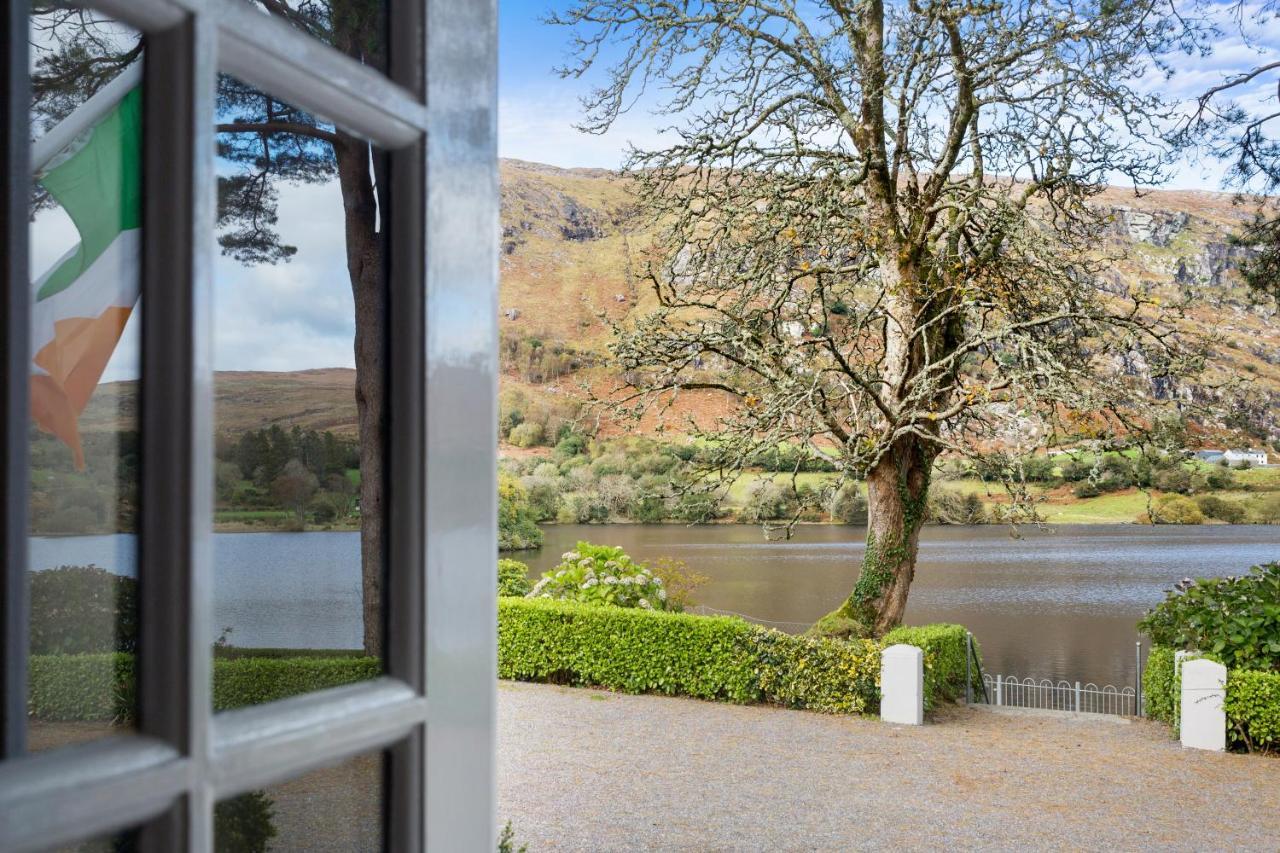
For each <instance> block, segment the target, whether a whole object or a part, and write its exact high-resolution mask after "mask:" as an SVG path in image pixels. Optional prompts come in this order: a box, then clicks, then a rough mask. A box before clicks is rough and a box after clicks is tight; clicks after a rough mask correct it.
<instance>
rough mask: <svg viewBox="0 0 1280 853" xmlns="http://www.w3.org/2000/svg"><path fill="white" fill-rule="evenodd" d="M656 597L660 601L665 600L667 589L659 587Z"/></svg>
mask: <svg viewBox="0 0 1280 853" xmlns="http://www.w3.org/2000/svg"><path fill="white" fill-rule="evenodd" d="M658 599H659V600H660V601H666V600H667V591H666V590H665V589H662V588H659V589H658Z"/></svg>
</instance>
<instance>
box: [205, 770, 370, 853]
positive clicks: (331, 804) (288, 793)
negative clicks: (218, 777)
mask: <svg viewBox="0 0 1280 853" xmlns="http://www.w3.org/2000/svg"><path fill="white" fill-rule="evenodd" d="M382 767H383V755H382V753H376V754H373V755H360V756H356V757H355V758H352V759H348V760H347V761H344V762H342V763H341V764H336V765H334V766H332V767H324V768H321V769H319V770H313V771H311V772H310V773H308V774H307V775H305V776H301V777H299V778H297V779H290V780H289V781H287V782H280V783H279V784H276V785H272V786H271V787H269V788H266V789H264V790H258V791H250V792H249V793H247V794H242V795H240V796H238V797H235V798H233V799H230V800H224V801H222V802H220V803H218V804H217V806H216V807H215V809H214V818H213V846H214V849H215V850H219V851H227V853H232V852H233V851H234V852H235V853H240V851H256V850H271V851H294V850H296V851H317V853H318V852H319V851H335V853H336V851H349V850H382V849H384V847H383V807H382V803H383V793H382V784H383V772H382Z"/></svg>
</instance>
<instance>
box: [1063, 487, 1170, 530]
mask: <svg viewBox="0 0 1280 853" xmlns="http://www.w3.org/2000/svg"><path fill="white" fill-rule="evenodd" d="M1039 509H1040V514H1041V515H1043V516H1044V518H1045V520H1046V521H1048V522H1051V523H1054V524H1118V523H1122V522H1132V521H1135V520H1136V519H1137V518H1138V516H1139V515H1141V514H1142V513H1144V512H1146V511H1147V496H1146V495H1145V494H1143V493H1142V492H1140V491H1138V490H1137V489H1131V490H1128V491H1124V492H1115V493H1112V494H1108V495H1099V496H1098V497H1096V498H1084V499H1082V500H1077V501H1073V502H1072V503H1068V504H1052V503H1047V504H1041V505H1040V506H1039Z"/></svg>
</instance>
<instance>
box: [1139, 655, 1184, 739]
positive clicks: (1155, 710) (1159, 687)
mask: <svg viewBox="0 0 1280 853" xmlns="http://www.w3.org/2000/svg"><path fill="white" fill-rule="evenodd" d="M1174 681H1175V679H1174V675H1173V649H1170V648H1166V647H1164V646H1153V647H1152V649H1151V653H1150V654H1149V655H1147V667H1146V669H1144V670H1143V671H1142V695H1143V699H1144V703H1145V705H1146V714H1147V716H1148V717H1150V718H1151V719H1153V720H1159V721H1160V722H1162V723H1168V724H1169V725H1171V726H1172V725H1173V724H1174V723H1175V722H1176V721H1177V717H1176V716H1175V715H1176V713H1177V711H1176V708H1177V699H1176V697H1177V695H1178V686H1177V685H1176V684H1175V683H1174Z"/></svg>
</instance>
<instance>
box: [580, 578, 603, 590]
mask: <svg viewBox="0 0 1280 853" xmlns="http://www.w3.org/2000/svg"><path fill="white" fill-rule="evenodd" d="M599 583H600V581H598V580H596V579H595V578H590V579H588V580H587V582H586V583H584V584H583V585H582V588H583V589H591V587H593V586H596V585H598V584H599Z"/></svg>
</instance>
